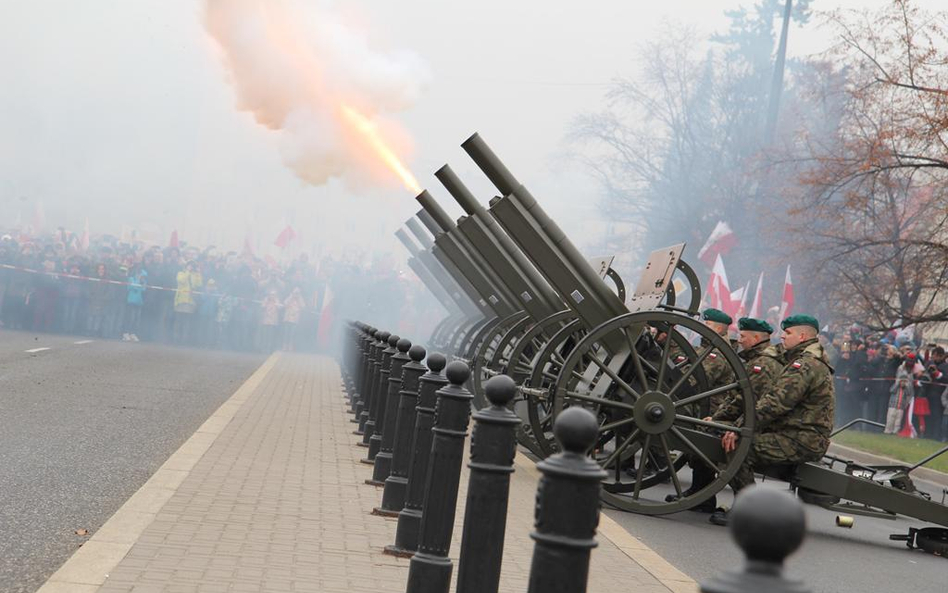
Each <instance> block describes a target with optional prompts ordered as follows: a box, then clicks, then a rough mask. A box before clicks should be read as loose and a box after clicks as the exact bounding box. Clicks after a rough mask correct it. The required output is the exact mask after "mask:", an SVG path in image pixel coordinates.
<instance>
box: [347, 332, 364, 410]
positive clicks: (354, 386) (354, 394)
mask: <svg viewBox="0 0 948 593" xmlns="http://www.w3.org/2000/svg"><path fill="white" fill-rule="evenodd" d="M366 329H367V326H366V325H365V324H363V323H361V322H357V323H356V325H355V327H354V329H353V336H352V345H351V350H350V352H351V354H350V356H349V357H350V360H349V366H350V374H351V375H352V379H351V389H350V390H349V392H348V394H347V395H348V397H349V410H348V412H349V413H350V414H353V415H354V416H355V417H354V418H350V419H349V422H354V423H356V424H358V423H359V418H358V413H357V412H356V406H357V405H358V403H359V399H360V398H361V397H362V396H361V393H362V388H361V382H362V368H363V365H362V362H363V358H364V356H365V348H364V346H365V340H364V338H365V331H366Z"/></svg>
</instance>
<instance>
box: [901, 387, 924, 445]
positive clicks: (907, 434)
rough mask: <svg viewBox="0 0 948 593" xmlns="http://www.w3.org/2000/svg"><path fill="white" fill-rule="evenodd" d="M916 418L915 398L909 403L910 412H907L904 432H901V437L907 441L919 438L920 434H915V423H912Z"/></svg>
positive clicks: (903, 427)
mask: <svg viewBox="0 0 948 593" xmlns="http://www.w3.org/2000/svg"><path fill="white" fill-rule="evenodd" d="M914 416H915V398H914V397H913V398H912V401H911V402H909V407H908V410H906V411H905V420H904V424H903V425H902V430H900V431H899V436H900V437H903V438H906V439H917V438H918V433H917V432H915V423H914V422H912V420H913V417H914ZM920 418H921V416H920Z"/></svg>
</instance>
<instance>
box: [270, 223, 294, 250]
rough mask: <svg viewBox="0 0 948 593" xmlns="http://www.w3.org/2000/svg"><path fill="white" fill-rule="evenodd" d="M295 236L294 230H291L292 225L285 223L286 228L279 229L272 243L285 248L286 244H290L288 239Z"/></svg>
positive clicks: (290, 239)
mask: <svg viewBox="0 0 948 593" xmlns="http://www.w3.org/2000/svg"><path fill="white" fill-rule="evenodd" d="M295 238H296V231H294V230H293V227H292V226H290V225H286V228H285V229H283V230H282V231H280V234H279V235H277V238H276V240H274V241H273V244H274V245H276V246H277V247H279V248H280V249H286V246H287V245H289V244H290V241H292V240H293V239H295Z"/></svg>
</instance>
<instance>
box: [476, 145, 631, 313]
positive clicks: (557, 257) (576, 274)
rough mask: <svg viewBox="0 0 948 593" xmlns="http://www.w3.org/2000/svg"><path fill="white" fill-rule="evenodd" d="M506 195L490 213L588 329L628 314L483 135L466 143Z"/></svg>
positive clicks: (623, 305) (493, 181)
mask: <svg viewBox="0 0 948 593" xmlns="http://www.w3.org/2000/svg"><path fill="white" fill-rule="evenodd" d="M461 147H462V148H463V149H464V151H465V152H467V153H468V155H469V156H470V157H471V158H472V159H473V160H474V162H475V164H477V166H478V167H479V168H480V169H481V170H482V171H483V172H484V174H485V175H487V178H488V179H490V181H491V183H493V184H494V185H495V186H496V187H497V189H498V190H499V191H500V192H501V194H503V197H501V198H494V199H493V200H491V205H490V213H491V214H492V215H493V216H494V218H495V219H496V220H497V222H498V223H500V225H501V226H502V227H503V228H504V230H505V231H506V232H507V235H508V236H510V238H511V239H513V240H514V242H516V243H517V245H518V246H519V247H520V248H521V249H522V250H523V252H524V253H525V254H526V256H527V257H528V258H529V259H530V261H532V262H533V264H534V265H535V266H536V267H537V269H538V270H539V271H540V273H541V274H543V276H544V277H545V278H546V279H547V280H548V281H549V283H550V284H551V285H552V286H553V287H554V288H555V289H556V291H557V292H558V293H559V294H560V295H562V296H563V298H564V300H565V301H566V303H567V304H568V305H569V307H570V308H571V309H573V310H574V311H575V312H576V314H577V316H578V317H579V318H580V319H581V320H582V321H583V323H584V324H585V325H586V326H587V327H596V326H597V325H599V324H601V323H603V322H605V321H608V320H609V319H611V318H613V317H616V316H618V315H622V314H624V313H627V312H628V309H627V308H626V306H625V304H624V303H623V302H622V301H621V300H620V299H619V297H618V296H616V295H615V293H613V292H612V291H611V290H610V289H609V287H608V286H606V283H605V282H603V280H602V278H600V277H599V275H598V274H597V273H596V272H595V270H593V269H592V266H590V265H589V262H587V261H586V259H585V258H584V257H583V256H582V255H581V254H580V253H579V251H578V250H577V249H576V247H575V246H574V245H573V244H572V242H570V240H569V238H568V237H567V236H566V234H565V233H563V231H562V230H561V229H560V228H559V227H558V226H557V225H556V223H555V222H553V220H552V219H551V218H550V217H549V215H547V213H546V212H545V211H544V210H543V209H542V208H541V207H540V205H539V203H537V201H536V199H535V198H534V197H533V196H532V195H531V194H530V192H529V191H527V189H526V188H525V187H524V186H523V185H522V184H521V183H520V182H519V181H517V179H516V178H515V177H514V176H513V174H512V173H510V171H509V170H508V169H507V167H506V166H504V164H503V163H502V162H501V161H500V159H499V158H497V156H496V155H495V154H494V153H493V151H491V149H490V148H489V147H488V146H487V144H486V143H485V142H484V140H483V139H481V137H480V136H479V135H478V134H474V135H473V136H471V137H470V138H468V139H467V140H465V141H464V143H462V144H461Z"/></svg>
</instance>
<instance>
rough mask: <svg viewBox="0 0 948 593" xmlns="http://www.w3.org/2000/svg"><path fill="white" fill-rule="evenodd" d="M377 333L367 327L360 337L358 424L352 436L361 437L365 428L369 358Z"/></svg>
mask: <svg viewBox="0 0 948 593" xmlns="http://www.w3.org/2000/svg"><path fill="white" fill-rule="evenodd" d="M376 331H378V330H376V329H375V328H374V327H367V328H366V331H365V334H364V335H363V336H362V361H361V365H362V370H361V371H360V373H359V375H360V376H359V399H358V401H357V402H356V404H355V420H356V422H358V424H359V426H358V428H356V430H355V431H354V432H353V434H357V435H360V436H361V435H362V434H363V433H364V431H363V430H362V429H363V427H364V426H365V421H366V420H367V419H368V412H367V411H366V415H365V416H364V417H363V415H362V412H363V410H366V406H365V404H366V398H367V397H368V388H369V375H370V374H371V369H372V360H371V358H370V356H371V354H372V344H374V343H375V332H376Z"/></svg>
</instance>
